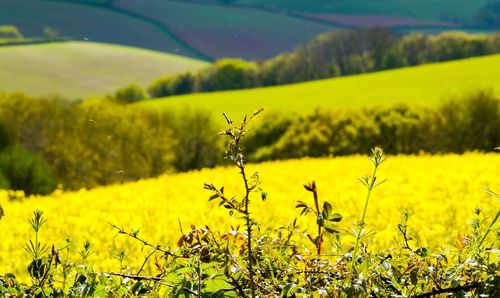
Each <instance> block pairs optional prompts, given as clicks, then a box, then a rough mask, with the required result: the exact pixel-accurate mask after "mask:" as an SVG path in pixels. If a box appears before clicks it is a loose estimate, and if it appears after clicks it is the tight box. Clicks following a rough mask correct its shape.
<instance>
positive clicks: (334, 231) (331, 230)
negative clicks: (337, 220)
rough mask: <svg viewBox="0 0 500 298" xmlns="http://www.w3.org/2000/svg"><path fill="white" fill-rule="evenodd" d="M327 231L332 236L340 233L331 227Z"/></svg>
mask: <svg viewBox="0 0 500 298" xmlns="http://www.w3.org/2000/svg"><path fill="white" fill-rule="evenodd" d="M325 230H326V231H327V232H328V233H331V234H336V233H340V231H339V230H337V229H334V228H332V227H331V226H330V227H325Z"/></svg>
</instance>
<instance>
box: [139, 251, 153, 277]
mask: <svg viewBox="0 0 500 298" xmlns="http://www.w3.org/2000/svg"><path fill="white" fill-rule="evenodd" d="M157 251H158V247H155V248H153V250H152V251H151V253H150V254H149V255H148V256H147V257H146V258H145V259H144V262H142V265H141V268H139V271H137V273H136V275H139V274H140V273H141V272H142V270H143V269H144V266H145V265H146V263H147V262H148V260H149V258H151V257H152V256H153V254H154V253H155V252H157Z"/></svg>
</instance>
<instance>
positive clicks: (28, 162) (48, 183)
mask: <svg viewBox="0 0 500 298" xmlns="http://www.w3.org/2000/svg"><path fill="white" fill-rule="evenodd" d="M0 173H1V174H0V186H1V184H2V176H3V177H4V181H3V184H4V185H3V186H4V187H5V188H9V189H14V190H23V191H24V192H25V193H26V194H28V195H30V194H42V195H46V194H49V193H51V192H52V191H54V189H55V188H56V187H57V180H56V178H55V177H54V175H53V173H52V170H51V169H50V167H49V165H48V164H47V163H46V162H45V161H44V160H42V159H41V158H40V157H39V156H37V155H34V154H31V153H29V152H28V151H26V149H24V148H22V147H20V146H10V147H8V148H6V149H4V150H3V151H1V152H0Z"/></svg>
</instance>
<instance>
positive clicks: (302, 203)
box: [295, 201, 308, 208]
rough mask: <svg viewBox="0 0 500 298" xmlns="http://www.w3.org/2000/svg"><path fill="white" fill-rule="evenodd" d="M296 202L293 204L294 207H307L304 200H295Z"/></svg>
mask: <svg viewBox="0 0 500 298" xmlns="http://www.w3.org/2000/svg"><path fill="white" fill-rule="evenodd" d="M297 203H298V204H297V205H296V206H295V208H305V207H308V206H307V204H306V203H305V202H302V201H297Z"/></svg>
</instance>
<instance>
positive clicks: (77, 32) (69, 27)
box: [0, 0, 203, 58]
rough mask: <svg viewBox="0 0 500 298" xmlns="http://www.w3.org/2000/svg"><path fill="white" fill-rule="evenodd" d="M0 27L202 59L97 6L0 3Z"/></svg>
mask: <svg viewBox="0 0 500 298" xmlns="http://www.w3.org/2000/svg"><path fill="white" fill-rule="evenodd" d="M0 24H10V25H15V26H17V27H18V28H20V29H21V31H22V32H23V33H24V34H25V35H27V36H40V35H41V34H43V30H44V28H47V27H50V28H52V29H53V30H55V31H57V32H59V33H60V34H61V35H63V36H67V37H69V38H72V39H74V40H89V41H95V42H105V43H112V44H121V45H127V46H133V47H141V48H146V49H152V50H157V51H163V52H170V53H176V54H179V55H183V56H188V57H195V58H203V57H202V56H200V55H199V54H198V53H197V52H196V51H195V50H193V49H190V48H189V47H187V46H186V45H185V44H184V43H182V42H180V41H178V40H176V39H175V38H174V37H173V36H171V35H170V34H169V32H168V31H166V30H165V29H164V28H162V27H160V26H158V25H157V24H155V23H153V22H150V21H148V20H145V19H143V18H139V17H134V16H131V15H128V14H124V13H122V12H119V11H114V10H111V9H107V8H104V7H100V6H90V5H81V4H76V3H71V2H65V1H37V0H0Z"/></svg>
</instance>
